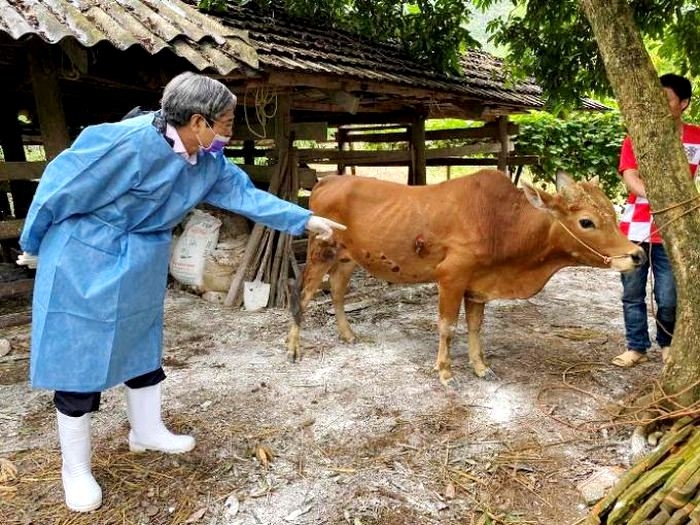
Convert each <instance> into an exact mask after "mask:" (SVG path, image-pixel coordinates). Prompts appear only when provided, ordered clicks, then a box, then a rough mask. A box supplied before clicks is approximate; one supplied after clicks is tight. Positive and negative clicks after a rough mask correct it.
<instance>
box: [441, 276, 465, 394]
mask: <svg viewBox="0 0 700 525" xmlns="http://www.w3.org/2000/svg"><path fill="white" fill-rule="evenodd" d="M438 291H439V296H440V299H439V300H440V304H439V318H438V331H439V332H440V345H439V347H438V355H437V363H436V368H437V370H438V375H439V376H440V382H441V383H442V384H443V385H445V386H449V384H450V383H451V382H452V362H451V360H450V343H451V342H452V336H453V335H454V331H455V324H456V323H457V316H458V315H459V307H460V305H461V303H462V295H463V290H462V289H457V290H455V289H454V288H453V287H449V286H445V285H443V284H441V283H440V284H439V285H438Z"/></svg>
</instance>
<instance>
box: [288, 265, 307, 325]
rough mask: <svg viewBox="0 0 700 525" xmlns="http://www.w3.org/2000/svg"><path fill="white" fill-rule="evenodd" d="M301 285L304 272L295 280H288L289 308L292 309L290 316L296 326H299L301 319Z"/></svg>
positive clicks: (302, 284)
mask: <svg viewBox="0 0 700 525" xmlns="http://www.w3.org/2000/svg"><path fill="white" fill-rule="evenodd" d="M303 286H304V272H301V273H300V274H299V277H297V278H296V279H295V280H292V279H290V280H289V309H290V310H291V311H292V318H293V319H294V324H295V325H297V326H301V321H302V319H303V313H302V311H301V289H302V288H303Z"/></svg>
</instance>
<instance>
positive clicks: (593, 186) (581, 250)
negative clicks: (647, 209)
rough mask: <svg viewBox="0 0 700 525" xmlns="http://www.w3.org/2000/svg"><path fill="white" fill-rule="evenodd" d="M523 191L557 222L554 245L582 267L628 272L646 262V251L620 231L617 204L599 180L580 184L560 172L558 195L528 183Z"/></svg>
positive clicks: (533, 203)
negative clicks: (615, 208) (602, 188)
mask: <svg viewBox="0 0 700 525" xmlns="http://www.w3.org/2000/svg"><path fill="white" fill-rule="evenodd" d="M523 191H524V192H525V196H526V197H527V199H528V201H530V203H531V204H532V205H533V206H534V207H535V208H538V209H540V210H542V211H546V212H548V213H550V214H551V216H552V217H553V219H554V221H555V222H556V227H555V229H554V230H553V231H554V236H555V238H554V239H553V243H554V244H556V245H557V246H558V247H560V248H561V249H563V250H565V251H566V252H567V253H568V254H569V255H570V256H571V257H572V258H573V259H574V260H575V261H577V262H578V263H579V264H582V265H586V266H597V267H610V268H613V269H614V270H617V271H620V272H626V271H630V270H633V269H634V268H635V267H636V266H639V265H640V264H643V263H644V261H645V260H646V256H645V254H644V250H642V249H641V248H640V247H639V246H637V245H636V244H634V243H632V242H630V241H629V240H628V239H627V238H626V237H625V236H624V235H622V233H621V232H620V229H619V227H618V224H617V217H616V215H615V210H614V208H613V205H612V203H611V202H610V200H609V199H608V198H607V197H606V196H605V194H604V193H603V191H602V190H601V189H600V187H599V185H598V178H597V177H596V178H594V179H593V180H591V181H588V182H582V183H576V182H575V181H574V180H573V179H572V178H571V177H570V176H569V175H567V174H566V173H564V172H559V173H557V193H556V194H555V195H550V194H549V193H546V192H544V191H541V190H538V189H536V188H534V187H532V186H529V185H527V184H523Z"/></svg>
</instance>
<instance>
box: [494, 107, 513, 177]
mask: <svg viewBox="0 0 700 525" xmlns="http://www.w3.org/2000/svg"><path fill="white" fill-rule="evenodd" d="M497 122H498V139H499V141H500V143H501V151H499V152H498V169H499V170H501V171H502V172H504V173H506V175H508V173H507V171H508V152H509V151H510V149H509V146H510V140H509V138H508V116H507V115H506V116H502V117H498V121H497Z"/></svg>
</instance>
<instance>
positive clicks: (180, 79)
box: [160, 71, 236, 127]
mask: <svg viewBox="0 0 700 525" xmlns="http://www.w3.org/2000/svg"><path fill="white" fill-rule="evenodd" d="M160 105H161V109H162V110H163V116H164V117H165V120H166V122H168V124H172V125H173V126H176V127H177V126H184V125H185V124H187V123H188V122H189V120H190V118H191V117H192V115H194V114H199V115H202V116H203V117H204V118H206V119H207V120H209V121H214V120H216V119H217V118H218V117H220V116H221V115H222V114H223V113H225V112H226V111H228V110H230V109H233V108H235V107H236V96H235V95H234V94H233V93H231V91H229V89H228V88H227V87H226V86H224V85H223V84H222V83H221V82H219V81H218V80H214V79H213V78H209V77H207V76H204V75H198V74H196V73H190V72H189V71H188V72H186V73H181V74H179V75H178V76H176V77H175V78H173V79H172V80H171V81H170V82H168V84H167V85H166V86H165V90H164V91H163V98H162V99H161V102H160Z"/></svg>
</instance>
